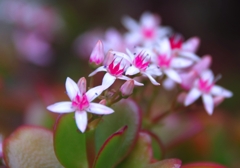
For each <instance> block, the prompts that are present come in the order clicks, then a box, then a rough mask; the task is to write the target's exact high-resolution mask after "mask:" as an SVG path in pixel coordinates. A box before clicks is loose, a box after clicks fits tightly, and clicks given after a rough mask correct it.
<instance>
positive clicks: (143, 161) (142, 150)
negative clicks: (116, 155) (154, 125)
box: [117, 132, 152, 168]
mask: <svg viewBox="0 0 240 168" xmlns="http://www.w3.org/2000/svg"><path fill="white" fill-rule="evenodd" d="M151 159H152V146H151V137H150V136H149V135H148V134H147V133H144V132H140V133H139V135H138V139H137V142H136V144H135V146H134V148H133V150H132V151H131V153H130V154H129V155H128V156H127V158H126V159H124V160H123V161H122V162H121V163H120V164H119V165H118V166H117V168H132V167H137V168H145V167H146V166H147V165H148V163H150V161H151Z"/></svg>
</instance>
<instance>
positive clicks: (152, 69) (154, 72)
mask: <svg viewBox="0 0 240 168" xmlns="http://www.w3.org/2000/svg"><path fill="white" fill-rule="evenodd" d="M145 73H148V74H150V75H152V76H160V75H162V72H161V70H160V68H158V67H157V65H155V64H152V65H150V66H149V67H148V68H147V69H146V71H145Z"/></svg>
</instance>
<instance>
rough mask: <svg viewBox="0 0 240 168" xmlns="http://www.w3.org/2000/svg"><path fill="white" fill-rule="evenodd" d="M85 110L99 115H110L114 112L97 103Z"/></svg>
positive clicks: (91, 104)
mask: <svg viewBox="0 0 240 168" xmlns="http://www.w3.org/2000/svg"><path fill="white" fill-rule="evenodd" d="M86 110H87V111H88V112H90V113H94V114H100V115H105V114H111V113H113V112H114V111H113V109H111V108H109V107H107V106H105V105H102V104H99V103H90V105H89V107H88V108H87V109H86Z"/></svg>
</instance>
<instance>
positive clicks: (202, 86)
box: [198, 79, 214, 93]
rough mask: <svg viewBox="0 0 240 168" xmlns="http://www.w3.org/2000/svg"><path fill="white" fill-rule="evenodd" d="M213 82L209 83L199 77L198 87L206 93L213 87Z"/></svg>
mask: <svg viewBox="0 0 240 168" xmlns="http://www.w3.org/2000/svg"><path fill="white" fill-rule="evenodd" d="M213 85H214V84H213V83H209V81H208V80H203V79H200V80H199V82H198V88H199V89H200V90H201V91H203V92H205V93H208V92H210V90H211V88H212V87H213Z"/></svg>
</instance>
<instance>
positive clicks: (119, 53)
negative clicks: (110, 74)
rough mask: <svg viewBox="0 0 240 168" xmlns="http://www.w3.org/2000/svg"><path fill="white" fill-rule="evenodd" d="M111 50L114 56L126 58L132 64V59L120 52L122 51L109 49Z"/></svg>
mask: <svg viewBox="0 0 240 168" xmlns="http://www.w3.org/2000/svg"><path fill="white" fill-rule="evenodd" d="M111 52H112V53H113V54H115V56H118V57H121V58H124V59H126V60H127V61H128V62H129V63H130V64H132V59H131V57H130V56H128V55H127V54H125V53H122V52H118V51H111Z"/></svg>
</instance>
